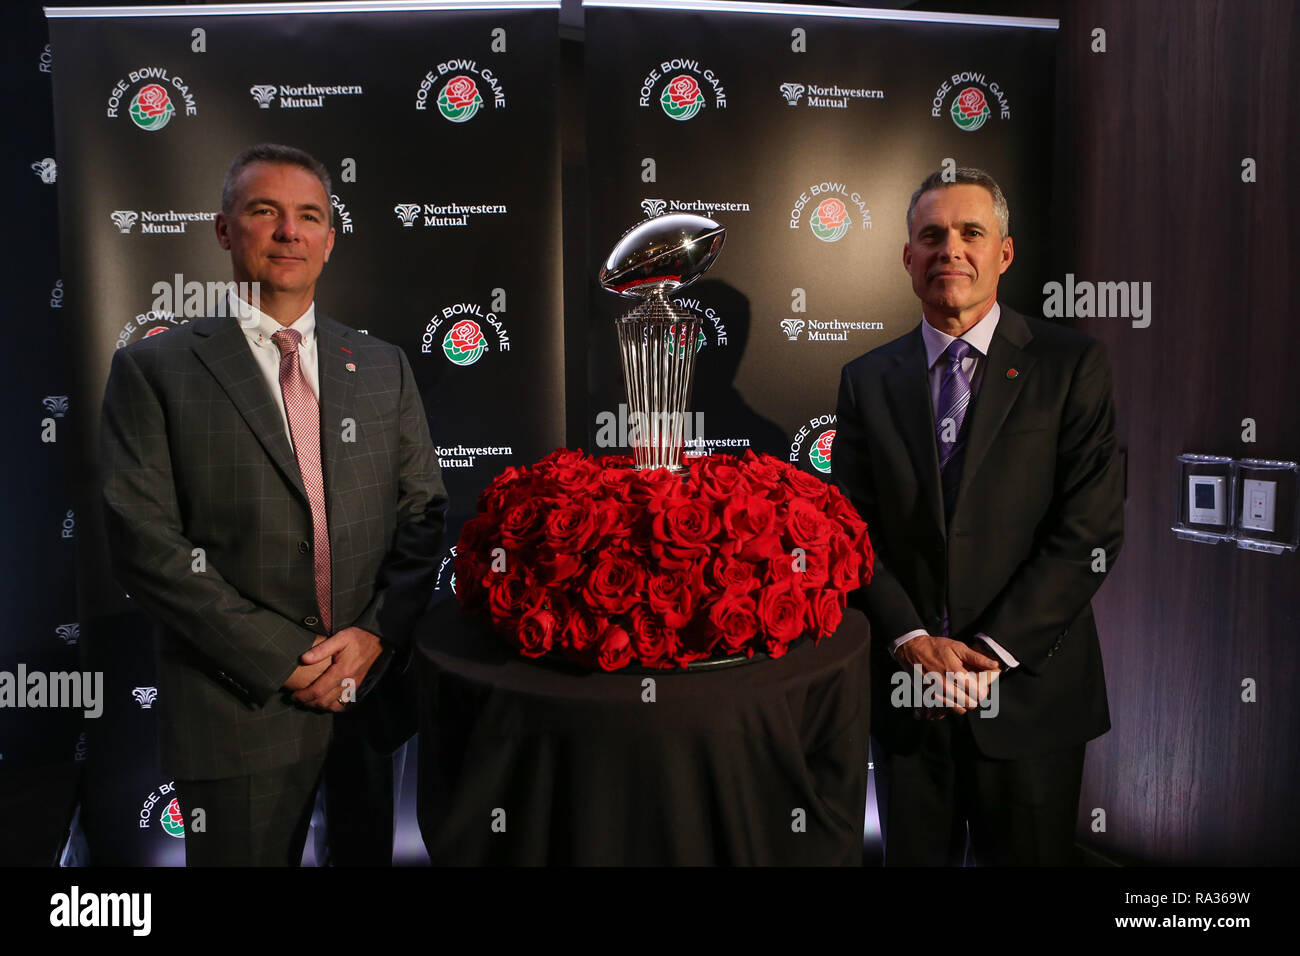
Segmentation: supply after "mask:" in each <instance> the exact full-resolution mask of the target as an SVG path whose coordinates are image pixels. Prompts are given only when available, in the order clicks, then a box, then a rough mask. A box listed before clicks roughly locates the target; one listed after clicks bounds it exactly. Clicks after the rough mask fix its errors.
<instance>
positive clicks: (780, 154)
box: [585, 0, 1056, 479]
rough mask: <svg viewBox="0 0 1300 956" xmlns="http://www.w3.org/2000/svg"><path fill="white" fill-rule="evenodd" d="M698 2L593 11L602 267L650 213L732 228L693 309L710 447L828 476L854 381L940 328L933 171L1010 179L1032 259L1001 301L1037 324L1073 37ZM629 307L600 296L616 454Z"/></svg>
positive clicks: (971, 23) (994, 23) (595, 190)
mask: <svg viewBox="0 0 1300 956" xmlns="http://www.w3.org/2000/svg"><path fill="white" fill-rule="evenodd" d="M647 6H648V5H647ZM688 6H689V5H688V4H680V5H675V4H670V5H668V7H669V8H667V9H665V8H655V9H643V8H640V7H639V6H638V5H637V4H635V3H620V2H617V0H614V2H599V0H597V2H594V3H588V4H587V5H586V7H585V13H586V41H587V42H586V59H587V77H586V91H587V130H588V181H589V183H590V198H589V203H590V230H591V260H590V262H589V264H588V268H589V270H590V273H591V274H592V275H593V276H594V275H595V274H596V271H597V269H598V268H599V265H600V262H601V261H602V259H603V257H604V255H606V254H607V253H608V251H609V249H610V248H611V247H612V245H613V243H614V241H615V240H616V239H617V238H618V236H619V235H620V233H622V231H623V230H625V229H626V228H628V227H629V226H631V225H633V224H634V223H635V222H636V221H637V220H638V219H641V218H644V217H647V216H655V215H659V214H661V213H664V212H694V213H699V214H701V215H705V216H709V217H710V218H713V219H716V220H717V221H718V222H720V223H721V224H722V225H724V226H726V227H727V240H726V245H725V247H724V249H723V251H722V255H721V256H720V257H719V259H718V262H717V264H716V265H715V266H714V267H713V269H712V270H711V271H710V272H709V273H708V278H707V279H705V280H702V281H700V282H698V283H697V284H696V285H693V286H689V287H687V288H686V289H684V290H682V292H681V294H680V295H678V296H677V297H676V301H677V302H679V303H680V304H681V305H682V306H683V307H684V308H687V309H690V310H692V311H695V312H698V313H700V314H701V315H702V316H703V335H702V337H701V339H700V341H699V343H698V347H699V350H700V352H699V355H698V357H697V360H698V366H697V368H698V370H697V373H696V385H695V402H694V408H695V410H696V411H697V412H700V413H702V415H703V436H702V440H701V439H700V436H696V438H695V441H696V442H697V445H696V447H697V448H698V449H699V450H702V451H710V450H712V451H730V452H736V453H743V450H744V448H746V447H752V448H754V449H755V450H756V451H762V452H767V453H769V454H773V455H778V456H780V457H782V458H784V459H788V460H790V461H797V462H798V464H799V465H800V467H802V468H804V469H805V470H807V471H809V472H811V473H813V474H819V475H822V476H825V477H827V478H828V479H829V476H830V474H831V467H832V455H831V447H832V443H833V440H834V431H835V421H834V413H835V398H836V392H837V389H838V386H839V372H840V368H841V367H842V366H843V365H844V364H845V363H846V362H848V361H850V360H852V359H854V358H856V357H857V356H859V355H861V354H862V353H864V352H866V351H869V350H870V349H873V348H875V347H876V346H879V345H883V344H885V343H886V342H888V341H890V340H891V339H894V338H897V337H898V336H899V335H901V334H903V333H904V332H906V331H907V330H908V329H910V328H912V327H913V326H915V325H916V324H917V323H918V322H919V321H920V319H921V309H920V303H919V302H918V301H917V299H916V297H915V295H914V294H913V293H912V287H911V282H910V280H909V278H908V276H907V275H906V273H905V272H904V270H903V265H902V247H903V243H904V241H905V240H906V238H907V230H906V225H905V221H906V213H907V205H908V201H909V200H910V198H911V195H912V192H913V191H914V190H915V189H916V187H917V186H918V185H919V184H920V182H921V180H922V179H924V178H925V176H926V175H927V174H928V173H930V172H932V171H935V170H938V169H941V168H943V167H944V165H945V164H949V165H952V166H976V167H980V168H982V169H985V170H987V171H988V172H990V173H991V174H992V175H993V177H994V178H995V179H997V180H998V182H999V183H1000V185H1001V186H1002V188H1003V190H1004V191H1005V192H1006V194H1007V199H1008V202H1009V204H1010V207H1011V222H1012V233H1013V235H1014V238H1015V248H1016V261H1015V263H1014V264H1013V266H1012V267H1011V270H1010V271H1009V272H1008V273H1007V274H1006V276H1005V277H1004V278H1003V281H1002V283H1001V287H1000V292H1001V295H1002V297H1003V298H1004V299H1006V300H1007V301H1008V302H1010V303H1012V304H1013V305H1016V306H1023V307H1024V308H1025V309H1026V310H1027V311H1029V312H1031V313H1032V312H1035V311H1037V310H1036V308H1035V307H1034V306H1033V303H1034V302H1035V301H1037V299H1038V298H1039V296H1038V294H1037V289H1038V288H1040V287H1041V285H1042V281H1043V274H1044V273H1045V271H1046V265H1047V245H1046V239H1047V237H1048V236H1049V235H1050V233H1049V232H1048V228H1047V226H1048V215H1049V210H1048V202H1049V196H1050V188H1051V162H1050V160H1051V145H1052V143H1051V137H1052V112H1051V110H1052V77H1053V72H1054V52H1053V51H1054V46H1055V42H1056V31H1055V29H1054V28H1055V25H1056V24H1055V21H1027V20H1015V19H1006V18H994V17H956V16H949V15H943V14H925V13H909V12H906V11H880V10H845V9H828V8H814V7H795V6H788V7H780V6H775V5H769V6H767V7H766V9H764V8H763V7H761V6H758V5H754V4H743V5H741V4H736V5H734V8H735V9H734V10H733V11H727V10H724V9H718V8H724V7H726V5H725V4H700V6H707V7H710V9H709V10H707V11H706V10H690V9H684V8H686V7H688ZM673 7H676V9H674V8H673ZM760 10H761V11H762V12H759V11H760ZM628 305H629V303H628V302H627V301H626V300H620V299H618V298H616V297H615V296H613V295H611V294H610V293H608V292H605V291H603V290H601V289H600V288H599V287H598V286H596V285H595V284H594V283H593V285H592V291H591V310H590V316H591V325H590V333H591V334H590V336H589V340H588V342H589V361H590V367H591V375H590V378H591V381H592V383H593V385H592V396H591V403H592V404H591V409H590V413H591V414H590V422H589V435H588V441H589V442H590V443H591V444H592V445H594V446H597V447H600V446H603V445H604V444H605V443H606V442H607V441H608V440H609V439H610V438H615V439H617V438H618V437H620V435H621V434H625V432H626V428H625V426H623V425H622V422H623V421H624V420H625V419H626V413H625V412H623V413H622V414H620V412H621V411H622V410H621V409H620V407H619V406H620V403H621V402H622V401H624V399H623V398H622V383H621V380H620V377H619V376H620V370H619V364H618V355H617V351H616V348H615V341H614V335H613V329H612V328H611V320H612V319H613V317H614V316H616V315H618V314H619V313H620V312H622V311H624V310H625V309H626V308H627V306H628Z"/></svg>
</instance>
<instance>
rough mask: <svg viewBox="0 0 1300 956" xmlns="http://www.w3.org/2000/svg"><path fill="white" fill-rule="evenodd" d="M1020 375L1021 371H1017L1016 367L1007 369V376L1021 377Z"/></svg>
mask: <svg viewBox="0 0 1300 956" xmlns="http://www.w3.org/2000/svg"><path fill="white" fill-rule="evenodd" d="M1019 375H1020V372H1019V371H1017V370H1016V369H1014V368H1009V369H1007V378H1017V377H1019Z"/></svg>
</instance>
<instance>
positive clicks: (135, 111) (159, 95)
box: [131, 83, 176, 133]
mask: <svg viewBox="0 0 1300 956" xmlns="http://www.w3.org/2000/svg"><path fill="white" fill-rule="evenodd" d="M175 115H176V107H174V106H172V98H171V97H170V96H168V95H167V90H165V89H164V88H163V87H161V86H159V85H158V84H157V83H150V84H149V85H148V86H142V87H141V88H140V92H138V93H136V94H135V99H133V100H132V101H131V120H132V122H134V123H135V125H136V126H138V127H140V128H141V129H143V130H148V131H149V132H150V133H156V132H158V130H160V129H162V128H163V127H164V126H166V125H167V124H168V123H170V122H171V120H172V117H173V116H175Z"/></svg>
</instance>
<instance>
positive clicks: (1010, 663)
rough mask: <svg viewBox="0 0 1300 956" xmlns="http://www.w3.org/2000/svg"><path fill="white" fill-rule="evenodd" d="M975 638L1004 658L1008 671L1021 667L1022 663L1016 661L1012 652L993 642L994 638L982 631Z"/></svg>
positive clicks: (1003, 661)
mask: <svg viewBox="0 0 1300 956" xmlns="http://www.w3.org/2000/svg"><path fill="white" fill-rule="evenodd" d="M975 637H976V639H977V640H981V641H983V642H984V643H985V644H987V645H988V646H989V648H990V649H991V650H992V651H993V653H994V654H996V655H998V657H1000V658H1002V663H1003V664H1006V665H1007V669H1008V670H1010V669H1011V668H1013V667H1019V666H1020V661H1018V660H1016V659H1015V657H1014V656H1012V654H1011V652H1010V651H1008V650H1007V649H1006V648H1005V647H1003V646H1002V645H1001V644H999V643H998V642H997V641H995V640H993V638H991V637H989V636H988V635H987V634H985V633H984V632H983V631H980V633H978V634H976V635H975Z"/></svg>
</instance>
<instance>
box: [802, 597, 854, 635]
mask: <svg viewBox="0 0 1300 956" xmlns="http://www.w3.org/2000/svg"><path fill="white" fill-rule="evenodd" d="M847 603H848V601H847V598H846V597H845V596H844V595H843V594H841V593H839V592H837V591H819V592H817V593H816V594H814V595H813V597H812V600H811V601H809V602H808V628H809V630H811V631H812V632H813V633H814V635H816V637H815V640H820V639H821V638H823V637H830V636H831V635H832V634H834V633H835V629H836V628H837V627H839V626H840V621H842V620H843V619H844V607H845V605H846V604H847Z"/></svg>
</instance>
